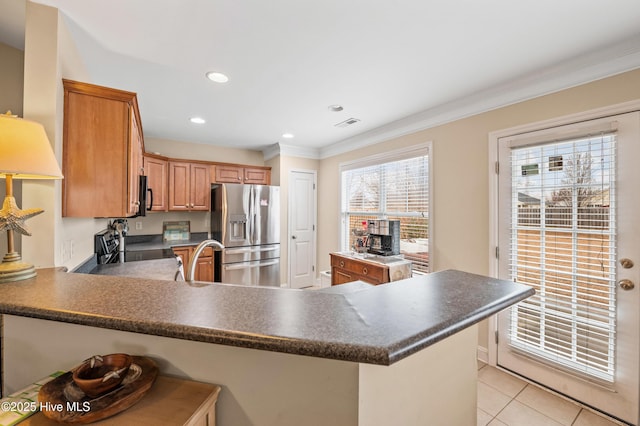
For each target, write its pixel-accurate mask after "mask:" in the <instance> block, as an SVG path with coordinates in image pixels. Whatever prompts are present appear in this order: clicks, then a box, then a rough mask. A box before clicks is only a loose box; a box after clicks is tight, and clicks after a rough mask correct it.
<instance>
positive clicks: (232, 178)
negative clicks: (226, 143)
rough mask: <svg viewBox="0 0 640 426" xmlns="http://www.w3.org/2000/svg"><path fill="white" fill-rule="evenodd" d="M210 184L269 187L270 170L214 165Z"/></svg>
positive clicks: (266, 168)
mask: <svg viewBox="0 0 640 426" xmlns="http://www.w3.org/2000/svg"><path fill="white" fill-rule="evenodd" d="M212 182H213V183H251V184H257V185H269V184H270V183H271V170H270V169H269V168H268V167H265V168H261V167H242V166H235V165H232V164H216V166H215V167H214V176H213V179H212Z"/></svg>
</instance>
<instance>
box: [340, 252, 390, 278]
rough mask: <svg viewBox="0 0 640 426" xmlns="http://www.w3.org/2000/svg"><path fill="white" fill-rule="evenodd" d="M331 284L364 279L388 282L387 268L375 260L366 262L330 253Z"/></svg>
mask: <svg viewBox="0 0 640 426" xmlns="http://www.w3.org/2000/svg"><path fill="white" fill-rule="evenodd" d="M330 256H331V285H338V284H344V283H349V282H352V281H358V280H361V281H364V282H367V283H370V284H383V283H388V282H389V268H388V267H387V266H385V265H382V264H376V263H375V262H367V261H364V260H360V259H355V258H352V257H348V256H342V255H339V254H335V253H331V254H330Z"/></svg>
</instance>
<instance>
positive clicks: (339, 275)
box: [331, 268, 357, 285]
mask: <svg viewBox="0 0 640 426" xmlns="http://www.w3.org/2000/svg"><path fill="white" fill-rule="evenodd" d="M356 280H357V278H355V277H353V276H351V274H349V273H347V272H345V271H343V270H341V269H338V268H333V269H332V270H331V285H338V284H345V283H350V282H352V281H356Z"/></svg>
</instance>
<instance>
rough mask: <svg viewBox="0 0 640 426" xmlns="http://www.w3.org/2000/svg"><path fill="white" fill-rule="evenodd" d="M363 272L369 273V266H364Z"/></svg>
mask: <svg viewBox="0 0 640 426" xmlns="http://www.w3.org/2000/svg"><path fill="white" fill-rule="evenodd" d="M362 273H363V274H365V275H367V274H368V273H369V270H368V269H367V267H366V266H365V267H364V268H362Z"/></svg>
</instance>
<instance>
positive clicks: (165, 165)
mask: <svg viewBox="0 0 640 426" xmlns="http://www.w3.org/2000/svg"><path fill="white" fill-rule="evenodd" d="M168 170H169V162H168V161H167V160H165V159H163V158H159V157H155V156H152V155H145V156H144V172H145V174H146V175H147V187H148V188H149V189H150V193H149V195H148V196H149V199H148V200H147V203H148V205H149V206H150V207H151V211H156V212H166V211H167V210H168V209H169V201H168V198H169V191H168V189H167V183H168V182H169V177H168Z"/></svg>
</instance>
